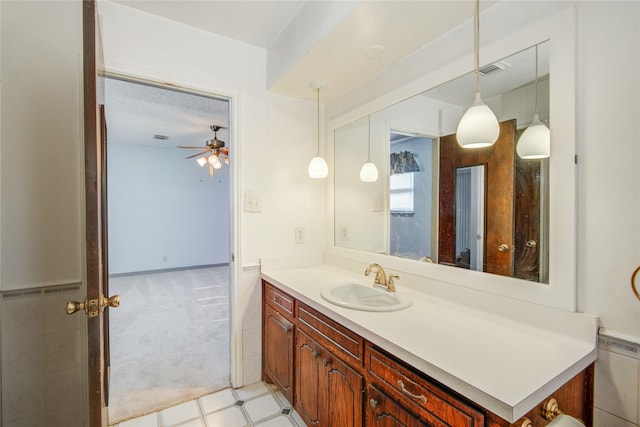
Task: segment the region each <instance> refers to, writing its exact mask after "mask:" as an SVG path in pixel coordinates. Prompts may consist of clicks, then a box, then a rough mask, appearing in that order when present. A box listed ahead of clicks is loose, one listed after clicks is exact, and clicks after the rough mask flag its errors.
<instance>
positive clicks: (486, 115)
mask: <svg viewBox="0 0 640 427" xmlns="http://www.w3.org/2000/svg"><path fill="white" fill-rule="evenodd" d="M498 135H500V125H499V124H498V119H497V118H496V115H495V114H494V113H493V111H491V108H489V106H488V105H487V104H485V103H484V101H482V98H481V97H480V92H476V100H475V102H474V103H473V105H472V106H471V107H469V109H468V110H467V111H466V112H465V113H464V115H463V116H462V119H460V123H458V129H457V131H456V139H457V140H458V144H460V146H461V147H462V148H482V147H488V146H490V145H493V144H494V143H495V142H496V140H497V139H498Z"/></svg>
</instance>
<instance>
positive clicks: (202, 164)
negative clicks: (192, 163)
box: [196, 157, 208, 167]
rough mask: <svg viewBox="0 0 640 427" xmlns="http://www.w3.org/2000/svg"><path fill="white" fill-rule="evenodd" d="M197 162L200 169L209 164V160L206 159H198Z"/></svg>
mask: <svg viewBox="0 0 640 427" xmlns="http://www.w3.org/2000/svg"><path fill="white" fill-rule="evenodd" d="M196 162H198V164H199V165H200V167H203V166H204V165H206V164H207V162H208V160H207V158H206V157H198V158H197V159H196Z"/></svg>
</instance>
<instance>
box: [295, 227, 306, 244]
mask: <svg viewBox="0 0 640 427" xmlns="http://www.w3.org/2000/svg"><path fill="white" fill-rule="evenodd" d="M295 242H296V244H301V243H304V227H296V236H295Z"/></svg>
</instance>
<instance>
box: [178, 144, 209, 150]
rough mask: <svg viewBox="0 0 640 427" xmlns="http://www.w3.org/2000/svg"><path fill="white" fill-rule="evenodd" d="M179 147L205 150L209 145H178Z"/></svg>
mask: <svg viewBox="0 0 640 427" xmlns="http://www.w3.org/2000/svg"><path fill="white" fill-rule="evenodd" d="M176 147H177V148H194V149H200V150H204V149H205V148H207V146H206V145H205V146H202V145H201V146H199V147H191V146H185V145H177V146H176Z"/></svg>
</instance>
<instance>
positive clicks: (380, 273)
mask: <svg viewBox="0 0 640 427" xmlns="http://www.w3.org/2000/svg"><path fill="white" fill-rule="evenodd" d="M373 268H375V272H376V278H375V279H374V280H373V283H374V285H380V286H382V287H384V288H385V289H386V291H387V292H395V291H396V284H395V282H394V279H399V278H400V276H398V275H396V274H390V275H389V276H388V277H387V275H386V274H385V272H384V269H383V268H382V266H381V265H380V264H376V263H373V264H369V266H368V267H367V268H366V269H365V270H364V275H365V276H368V275H369V274H371V269H373Z"/></svg>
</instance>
